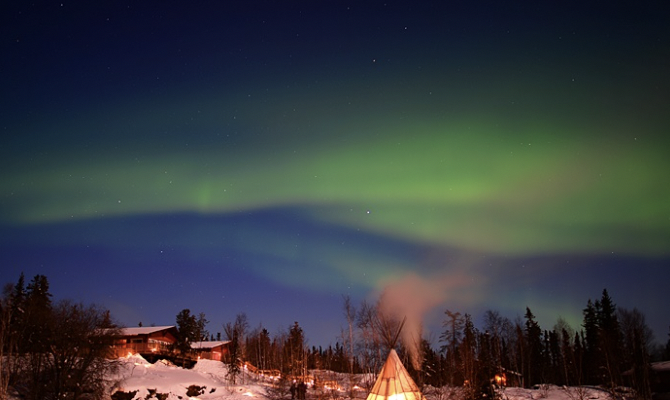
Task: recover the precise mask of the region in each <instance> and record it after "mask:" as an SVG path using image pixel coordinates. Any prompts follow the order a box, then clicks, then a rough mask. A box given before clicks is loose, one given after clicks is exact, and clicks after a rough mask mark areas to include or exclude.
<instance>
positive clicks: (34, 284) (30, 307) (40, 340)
mask: <svg viewBox="0 0 670 400" xmlns="http://www.w3.org/2000/svg"><path fill="white" fill-rule="evenodd" d="M21 283H22V282H21V279H19V284H21ZM19 284H17V286H18V285H19ZM17 294H18V291H17ZM51 297H52V295H51V293H50V292H49V280H48V279H47V277H46V276H44V275H35V277H34V278H33V280H32V281H30V283H29V284H28V286H27V290H26V297H25V302H24V303H23V306H24V312H23V313H22V314H23V315H22V316H21V317H20V318H21V319H23V321H22V322H21V323H22V325H21V330H22V337H21V338H20V339H19V346H20V347H19V352H20V353H39V354H44V353H45V352H46V351H47V350H48V347H47V346H48V345H47V343H48V339H49V334H50V332H49V324H50V322H51V315H52V312H51V311H52V304H51Z"/></svg>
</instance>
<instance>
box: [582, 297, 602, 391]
mask: <svg viewBox="0 0 670 400" xmlns="http://www.w3.org/2000/svg"><path fill="white" fill-rule="evenodd" d="M599 309H600V303H599V302H598V301H596V302H595V303H594V302H592V301H591V299H589V300H588V302H587V303H586V308H585V309H584V311H583V315H584V322H583V323H582V327H583V328H584V338H583V339H584V340H583V341H582V345H583V354H584V358H583V363H584V364H583V366H582V368H581V369H582V371H583V373H584V376H583V379H582V380H581V381H582V384H589V385H594V384H598V383H599V382H600V379H599V374H598V369H599V363H598V358H599V354H598V353H599V349H598V343H599V339H598V334H599V329H600V326H599V324H598V313H599Z"/></svg>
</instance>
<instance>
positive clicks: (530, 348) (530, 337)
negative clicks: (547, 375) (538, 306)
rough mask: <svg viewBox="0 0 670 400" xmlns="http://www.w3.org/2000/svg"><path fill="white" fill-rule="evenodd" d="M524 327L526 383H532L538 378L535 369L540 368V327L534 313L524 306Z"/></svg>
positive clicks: (538, 369)
mask: <svg viewBox="0 0 670 400" xmlns="http://www.w3.org/2000/svg"><path fill="white" fill-rule="evenodd" d="M524 318H525V319H526V328H525V331H524V335H525V337H524V338H525V342H526V355H527V364H526V365H528V368H527V369H526V384H527V385H533V384H535V383H536V382H538V380H539V379H540V377H539V376H536V375H539V374H537V371H540V368H542V329H541V328H540V325H539V324H538V323H537V321H535V315H533V312H532V311H530V308H529V307H526V314H525V315H524Z"/></svg>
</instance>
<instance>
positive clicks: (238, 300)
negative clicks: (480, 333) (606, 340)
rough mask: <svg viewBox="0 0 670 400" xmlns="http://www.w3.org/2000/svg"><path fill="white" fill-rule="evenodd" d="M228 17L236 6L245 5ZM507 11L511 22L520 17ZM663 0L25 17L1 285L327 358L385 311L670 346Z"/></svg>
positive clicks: (150, 9) (0, 62)
mask: <svg viewBox="0 0 670 400" xmlns="http://www.w3.org/2000/svg"><path fill="white" fill-rule="evenodd" d="M227 3H231V4H227ZM503 3H504V4H503ZM669 18H670V6H668V5H666V3H665V2H655V1H647V2H633V1H631V2H586V3H584V2H574V3H573V2H563V1H560V2H558V1H557V2H544V1H543V2H528V1H519V2H514V1H512V2H502V1H489V2H484V1H482V2H479V1H439V2H438V1H427V2H421V1H349V2H345V1H327V0H324V1H302V0H300V1H289V0H286V1H237V2H233V1H230V2H224V1H211V2H209V1H202V2H198V1H196V2H192V1H164V2H157V1H95V2H91V1H68V0H63V1H62V2H61V1H37V2H34V3H29V2H27V1H11V0H10V1H5V2H3V3H2V5H0V36H1V39H2V42H1V46H2V47H1V54H2V56H1V57H0V92H1V95H0V129H2V139H1V140H2V142H1V145H0V266H1V273H0V278H1V282H0V283H2V284H4V283H15V282H16V280H17V279H18V277H19V274H20V273H21V272H22V271H23V272H24V273H25V275H26V278H27V280H30V279H31V278H32V277H33V276H34V275H36V274H43V275H46V276H47V278H48V279H49V282H50V284H51V292H52V293H53V294H54V297H55V298H56V299H61V298H70V299H73V300H75V301H83V302H85V303H96V304H99V305H101V306H104V307H107V308H109V309H110V310H111V311H112V315H113V316H114V317H115V318H116V319H117V320H118V321H119V322H120V323H122V324H124V325H127V326H136V325H137V324H138V323H139V322H142V323H143V324H144V325H145V326H146V325H150V324H156V325H170V324H174V322H175V316H176V314H177V313H178V312H179V311H181V310H182V309H184V308H189V309H190V310H191V311H192V312H193V313H199V312H204V313H205V314H206V316H207V317H208V319H209V320H210V321H211V322H210V324H209V325H208V329H209V331H210V332H213V333H215V332H220V331H222V329H221V325H222V324H223V323H225V322H229V321H233V320H234V318H235V315H236V314H238V313H242V312H244V313H246V314H247V316H248V318H249V322H250V324H251V327H252V328H254V327H257V326H258V325H259V324H262V325H263V326H264V327H266V328H268V330H269V331H270V332H272V333H274V332H277V330H278V329H280V328H287V327H289V326H290V325H292V324H293V322H294V321H298V322H299V323H300V325H301V326H302V327H303V328H304V330H305V334H306V336H307V338H308V340H309V344H310V345H317V346H318V345H324V346H327V345H328V344H331V343H332V344H334V343H335V341H337V339H338V336H339V335H340V333H341V328H342V327H344V326H345V318H344V314H343V310H342V304H343V296H344V295H348V296H351V298H352V300H353V302H354V304H355V305H358V304H359V303H360V301H361V300H363V299H367V300H368V301H371V302H374V301H376V299H377V298H378V296H379V293H380V292H381V291H382V290H384V289H385V288H386V290H387V293H389V294H390V295H391V297H395V298H396V299H397V298H400V299H401V300H400V301H397V307H399V309H400V310H401V313H404V314H411V315H412V316H413V318H414V319H420V320H422V321H423V323H424V324H425V328H426V332H425V334H426V336H427V337H429V338H430V339H431V340H432V341H434V342H436V341H437V337H438V336H439V330H440V324H441V322H442V320H443V316H444V314H443V313H444V311H445V310H446V309H449V310H452V311H460V312H461V313H470V314H471V315H473V317H474V320H475V323H476V324H477V325H479V324H480V323H481V318H482V317H483V313H484V311H486V310H496V311H499V312H500V313H501V314H502V315H503V316H506V317H509V318H510V319H512V320H514V319H515V318H516V317H517V316H522V315H523V314H524V312H525V308H526V306H528V307H530V309H531V310H532V312H533V313H534V314H535V315H536V316H537V317H538V322H539V323H540V325H541V327H542V328H543V329H552V327H553V325H554V323H555V322H556V320H557V319H558V317H559V316H560V317H563V318H565V319H566V320H567V321H568V322H569V323H570V324H571V325H572V327H573V328H577V329H578V328H579V324H580V323H581V320H582V310H583V309H584V308H585V306H586V302H587V300H589V299H593V300H596V299H599V298H600V296H601V294H602V291H603V289H607V290H608V292H609V294H610V296H611V297H612V299H613V300H614V302H615V303H616V304H617V305H618V306H620V307H624V308H627V309H629V310H632V309H633V308H637V309H639V310H640V311H642V312H643V313H644V314H645V315H646V317H647V323H648V325H649V326H650V327H651V328H652V329H653V330H654V333H655V337H656V340H657V341H659V342H663V343H665V341H667V339H668V336H667V335H668V331H669V329H668V328H669V327H670V308H669V307H668V300H669V298H670V297H669V296H668V287H670V285H669V282H670V268H669V267H670V173H669V172H670V157H669V155H670V128H669V126H670V72H669V71H670V29H669V28H668V20H669Z"/></svg>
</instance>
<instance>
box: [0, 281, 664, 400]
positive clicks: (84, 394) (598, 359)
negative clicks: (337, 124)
mask: <svg viewBox="0 0 670 400" xmlns="http://www.w3.org/2000/svg"><path fill="white" fill-rule="evenodd" d="M52 297H53V296H52V295H51V293H50V292H49V282H48V279H47V277H46V276H43V275H36V276H35V277H34V278H33V279H32V280H31V281H30V282H29V283H28V284H26V282H25V278H24V276H23V275H21V276H20V277H19V279H18V281H17V282H16V283H15V284H11V283H9V284H7V285H6V286H5V288H4V291H3V295H2V298H1V299H0V359H1V360H3V363H2V367H1V368H0V398H6V397H7V395H8V393H11V394H13V395H15V396H17V397H20V398H25V399H44V398H67V399H79V398H101V397H102V395H103V392H104V390H105V387H106V386H105V385H106V381H105V379H106V378H105V377H106V376H108V375H109V374H110V373H111V372H113V371H114V369H115V368H116V365H115V361H114V359H113V358H111V357H110V354H111V353H110V348H111V347H112V345H113V343H114V339H115V337H118V336H119V335H120V332H121V328H122V327H121V326H119V324H117V323H115V322H114V318H113V317H112V316H111V315H110V312H109V311H108V310H105V309H102V308H99V307H97V306H94V305H84V304H79V303H74V302H72V301H70V300H68V299H62V300H59V301H54V300H53V299H52ZM342 311H343V314H344V317H345V321H346V323H345V325H344V326H343V328H342V330H341V332H339V335H338V341H337V342H336V344H335V345H334V346H329V347H327V348H322V347H317V346H311V347H310V346H308V344H307V343H308V340H307V336H306V333H305V332H303V329H302V327H301V326H300V324H299V323H298V322H297V321H294V322H293V323H292V324H291V325H290V326H289V328H288V329H286V330H285V331H282V330H280V331H278V332H275V333H274V334H271V333H270V332H269V331H268V329H267V328H265V327H263V326H260V325H259V326H257V327H255V328H251V327H250V324H249V322H248V317H247V315H246V314H244V313H240V314H237V316H236V318H235V320H234V321H230V322H225V323H222V324H221V325H220V328H221V330H222V331H223V338H222V337H221V332H217V333H216V335H215V334H214V333H210V332H209V331H208V330H207V326H208V324H209V321H208V320H207V318H206V316H205V315H204V313H198V314H196V313H192V312H191V310H189V309H183V310H181V311H180V312H179V313H178V314H177V315H176V317H175V326H176V327H177V330H178V332H179V335H178V338H177V342H176V343H175V344H174V348H173V349H172V350H173V351H174V352H178V353H181V354H188V352H189V351H191V350H190V346H189V343H191V342H195V341H201V340H215V339H216V340H220V339H223V340H229V341H230V343H229V346H228V349H229V353H228V355H227V357H226V358H225V360H224V361H223V362H225V363H227V364H228V371H229V378H230V379H231V381H233V382H234V381H235V379H236V377H237V375H238V374H239V373H240V372H241V368H243V366H244V365H245V364H246V365H252V366H254V368H257V369H261V370H275V371H278V372H280V373H281V375H282V376H284V377H299V376H305V375H307V374H309V371H311V370H330V371H335V372H343V373H351V374H357V373H372V374H375V373H377V372H378V371H379V369H380V368H381V365H382V364H383V362H384V360H385V357H386V354H387V352H388V350H389V347H391V346H393V347H394V348H396V350H397V351H398V354H399V355H400V357H401V359H402V360H403V363H404V365H405V366H406V367H407V369H408V371H409V372H410V374H411V375H412V377H413V378H414V380H415V381H416V382H417V384H419V386H420V387H423V388H427V387H433V388H440V387H467V388H470V389H471V390H469V391H467V393H469V395H468V397H469V398H472V399H476V398H482V396H483V393H485V391H486V390H485V388H487V387H489V386H491V385H492V384H498V385H507V386H520V387H533V386H535V385H542V384H555V385H565V386H575V387H581V386H587V385H588V386H592V385H597V386H600V387H603V388H606V389H607V390H611V391H612V392H614V391H616V390H617V388H620V387H624V386H625V387H630V388H633V389H634V391H635V393H637V396H636V397H638V398H651V391H652V387H653V385H654V382H653V374H652V371H651V363H652V362H654V361H662V360H670V339H669V340H668V341H667V343H666V344H665V345H664V346H662V345H654V342H653V336H652V333H651V330H650V329H649V327H648V326H647V324H646V322H645V316H644V314H643V313H642V312H641V311H639V310H637V309H632V310H628V309H624V308H621V307H617V306H616V304H615V302H614V300H613V299H612V298H611V297H610V296H609V294H608V292H607V289H604V290H603V291H602V293H601V295H600V297H599V298H596V299H595V300H591V299H588V300H587V301H586V305H585V308H584V309H583V321H582V324H581V325H580V326H579V327H578V328H574V327H571V326H570V325H569V324H568V323H567V322H566V321H564V320H563V319H561V318H558V319H557V322H556V324H555V325H554V326H553V327H552V328H551V329H543V328H542V327H540V325H539V324H538V322H537V321H536V318H535V316H534V315H533V313H532V311H531V309H530V308H529V307H527V308H526V310H525V313H524V314H523V317H522V318H521V317H519V318H517V319H516V320H514V321H512V320H510V319H508V318H505V317H503V316H501V315H500V314H499V313H498V312H497V311H494V310H488V311H486V312H485V313H484V315H483V316H482V321H483V323H482V324H481V327H479V328H478V327H476V326H475V323H474V320H473V317H472V316H471V315H469V314H467V313H460V312H458V311H453V310H445V311H444V320H443V324H442V332H441V334H440V337H439V344H438V346H435V345H432V344H431V343H430V342H429V341H428V340H426V339H419V340H418V342H419V343H406V342H402V341H398V340H396V337H397V333H398V332H399V331H400V330H401V329H402V324H403V321H402V320H401V318H400V316H397V315H388V314H387V313H384V312H383V311H382V309H381V308H380V306H379V304H370V303H368V302H366V301H363V302H362V303H361V304H360V305H358V306H354V305H353V304H352V301H351V299H350V298H349V297H346V296H345V297H343V307H342Z"/></svg>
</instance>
